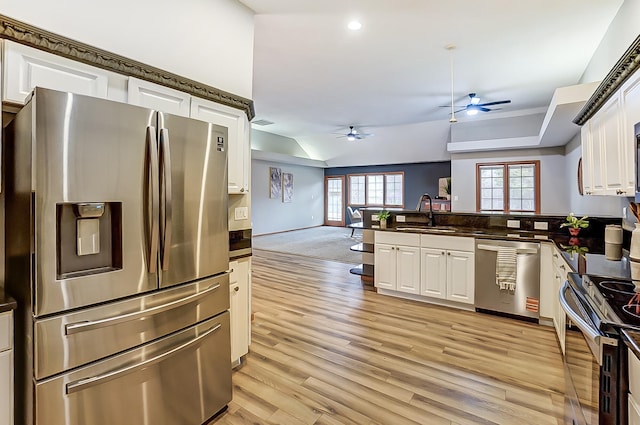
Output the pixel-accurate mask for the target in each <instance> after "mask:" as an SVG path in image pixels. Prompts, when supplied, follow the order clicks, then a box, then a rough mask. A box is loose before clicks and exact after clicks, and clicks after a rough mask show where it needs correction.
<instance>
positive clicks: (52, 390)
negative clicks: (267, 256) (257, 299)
mask: <svg viewBox="0 0 640 425" xmlns="http://www.w3.org/2000/svg"><path fill="white" fill-rule="evenodd" d="M229 339H230V336H229V312H224V313H223V314H220V315H218V316H216V317H214V318H212V319H210V320H207V321H205V322H202V323H200V324H198V325H196V326H193V327H190V328H187V329H185V330H183V331H180V332H178V333H175V334H171V335H170V336H168V337H165V338H161V339H159V340H156V341H153V342H152V343H150V344H146V345H143V346H142V347H139V348H136V349H133V350H129V351H125V352H124V353H121V354H118V355H116V356H113V357H110V358H108V359H106V360H103V361H99V362H96V363H92V364H91V365H89V366H86V367H82V368H79V369H75V370H73V371H71V372H69V373H67V374H64V375H59V376H56V377H54V378H52V379H48V380H44V381H42V382H38V383H36V385H35V394H36V397H35V398H36V405H35V415H36V420H35V423H34V425H48V424H66V425H88V424H91V425H115V424H153V425H176V424H201V423H205V422H206V421H207V419H209V418H210V417H211V416H213V415H214V414H215V413H216V412H218V411H219V410H220V409H222V408H223V407H224V406H225V405H226V404H227V403H229V402H230V401H231V391H232V390H231V362H230V361H229V359H230V358H231V353H230V349H229Z"/></svg>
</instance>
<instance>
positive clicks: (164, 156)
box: [160, 128, 173, 270]
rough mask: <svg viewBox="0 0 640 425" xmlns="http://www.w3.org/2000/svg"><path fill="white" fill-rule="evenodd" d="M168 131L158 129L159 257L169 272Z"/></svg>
mask: <svg viewBox="0 0 640 425" xmlns="http://www.w3.org/2000/svg"><path fill="white" fill-rule="evenodd" d="M170 145H171V144H170V142H169V130H167V129H166V128H161V129H160V175H161V176H162V181H161V183H162V185H161V191H162V192H163V194H164V205H163V208H162V210H161V213H160V214H161V217H160V221H161V222H162V227H161V228H160V229H161V250H162V251H161V255H160V265H161V267H162V270H169V252H170V251H171V228H172V224H173V223H172V221H173V211H172V206H173V205H172V204H173V196H172V191H171V150H170Z"/></svg>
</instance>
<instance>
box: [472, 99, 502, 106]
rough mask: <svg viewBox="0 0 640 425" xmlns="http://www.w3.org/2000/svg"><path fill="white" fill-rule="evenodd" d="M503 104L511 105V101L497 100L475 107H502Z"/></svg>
mask: <svg viewBox="0 0 640 425" xmlns="http://www.w3.org/2000/svg"><path fill="white" fill-rule="evenodd" d="M504 103H511V101H510V100H498V101H495V102H487V103H480V104H478V105H476V106H491V105H502V104H504Z"/></svg>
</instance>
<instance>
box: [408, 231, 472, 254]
mask: <svg viewBox="0 0 640 425" xmlns="http://www.w3.org/2000/svg"><path fill="white" fill-rule="evenodd" d="M474 243H475V242H474V239H473V238H467V237H463V236H441V235H421V239H420V245H421V246H422V247H423V248H435V249H451V250H454V251H467V252H473V251H474V250H475V245H474Z"/></svg>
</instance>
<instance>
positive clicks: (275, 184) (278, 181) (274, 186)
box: [269, 167, 282, 198]
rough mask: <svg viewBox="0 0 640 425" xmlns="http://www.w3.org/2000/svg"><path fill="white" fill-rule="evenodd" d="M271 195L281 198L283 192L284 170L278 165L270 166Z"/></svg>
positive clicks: (271, 196)
mask: <svg viewBox="0 0 640 425" xmlns="http://www.w3.org/2000/svg"><path fill="white" fill-rule="evenodd" d="M269 176H270V180H269V181H270V183H269V197H270V198H280V195H281V194H282V170H281V169H280V168H276V167H269Z"/></svg>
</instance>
